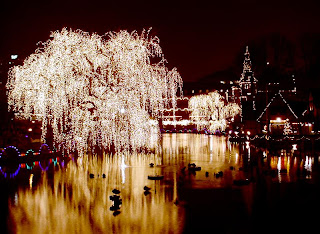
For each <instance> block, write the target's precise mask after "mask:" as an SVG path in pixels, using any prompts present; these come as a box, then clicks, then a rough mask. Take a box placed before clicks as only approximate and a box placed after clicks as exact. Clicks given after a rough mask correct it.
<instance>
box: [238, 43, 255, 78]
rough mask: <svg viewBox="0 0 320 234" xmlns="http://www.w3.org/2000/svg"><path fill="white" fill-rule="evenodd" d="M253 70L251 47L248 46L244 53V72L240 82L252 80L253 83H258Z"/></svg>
mask: <svg viewBox="0 0 320 234" xmlns="http://www.w3.org/2000/svg"><path fill="white" fill-rule="evenodd" d="M251 68H252V64H251V59H250V53H249V47H248V46H246V52H245V53H244V61H243V71H242V74H241V78H240V82H241V81H251V78H252V79H253V81H255V82H257V79H256V78H255V77H254V74H253V72H252V69H251Z"/></svg>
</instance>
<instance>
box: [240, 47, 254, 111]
mask: <svg viewBox="0 0 320 234" xmlns="http://www.w3.org/2000/svg"><path fill="white" fill-rule="evenodd" d="M257 81H258V80H257V79H256V78H255V77H254V73H253V71H252V64H251V60H250V53H249V49H248V46H246V52H245V53H244V61H243V71H242V74H241V77H240V81H239V86H240V100H241V102H245V101H247V102H252V109H253V110H255V109H256V107H255V101H256V95H257Z"/></svg>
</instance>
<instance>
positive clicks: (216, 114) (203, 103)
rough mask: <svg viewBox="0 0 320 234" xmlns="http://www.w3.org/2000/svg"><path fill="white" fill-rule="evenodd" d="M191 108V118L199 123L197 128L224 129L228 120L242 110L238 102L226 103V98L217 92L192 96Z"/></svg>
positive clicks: (212, 130)
mask: <svg viewBox="0 0 320 234" xmlns="http://www.w3.org/2000/svg"><path fill="white" fill-rule="evenodd" d="M189 108H190V109H191V119H192V121H193V122H194V123H195V124H196V125H197V129H198V130H201V129H204V128H206V129H208V130H210V131H211V132H214V131H216V130H220V131H224V130H225V129H226V126H227V122H228V121H232V120H233V118H234V117H235V116H236V115H237V114H238V113H239V112H240V107H239V105H237V104H236V103H227V104H226V103H225V100H224V98H223V97H222V96H221V95H220V94H219V93H218V92H217V91H215V92H211V93H208V94H202V95H196V96H193V97H192V98H190V100H189Z"/></svg>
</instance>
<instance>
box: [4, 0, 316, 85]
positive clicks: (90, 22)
mask: <svg viewBox="0 0 320 234" xmlns="http://www.w3.org/2000/svg"><path fill="white" fill-rule="evenodd" d="M71 2H72V3H71ZM256 2H259V3H256ZM261 2H262V3H261ZM319 9H320V8H319V3H317V1H311V0H304V1H295V2H294V1H279V0H277V1H276V0H269V1H252V0H244V1H167V0H165V1H163V0H162V1H139V2H136V1H128V2H126V1H107V0H104V1H96V0H86V1H81V0H78V1H66V0H65V1H60V0H45V1H43V2H34V1H6V3H3V2H2V3H1V6H0V14H1V16H0V19H1V24H0V26H1V39H0V52H1V54H0V55H1V57H4V56H8V55H9V54H11V53H17V54H19V55H21V56H22V57H25V56H27V55H29V54H31V53H32V52H33V51H34V50H35V49H36V48H37V46H36V43H37V42H38V41H46V40H47V39H49V35H50V31H55V30H61V29H62V28H63V27H71V28H72V29H81V30H83V31H88V32H91V33H92V32H97V33H98V34H101V35H102V34H104V33H106V32H108V31H111V30H112V31H118V30H120V29H127V30H129V31H132V30H137V31H138V32H141V31H142V29H143V28H145V29H148V28H150V27H152V31H151V34H152V35H157V36H158V37H159V38H160V45H161V47H162V49H163V52H164V55H165V57H166V59H167V60H168V66H169V68H172V67H177V68H178V71H179V72H180V74H181V75H182V77H183V80H184V81H194V80H197V79H199V78H201V77H203V76H206V75H208V74H211V73H213V72H215V71H218V70H221V69H225V68H227V67H228V66H230V64H232V63H233V62H234V59H235V56H236V55H237V53H239V52H241V51H243V52H244V50H245V45H246V44H247V43H248V41H250V40H254V39H255V38H259V37H261V36H264V35H268V34H270V33H275V32H276V33H280V34H282V35H284V36H286V37H288V38H289V39H291V40H295V39H296V38H297V37H298V36H299V35H301V34H303V33H306V32H308V33H310V32H311V33H319V32H320V25H319V23H320V14H319Z"/></svg>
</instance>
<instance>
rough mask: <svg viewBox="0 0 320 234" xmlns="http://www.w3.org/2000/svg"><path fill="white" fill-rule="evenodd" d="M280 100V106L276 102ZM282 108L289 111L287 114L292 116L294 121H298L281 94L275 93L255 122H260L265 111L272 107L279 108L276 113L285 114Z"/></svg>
mask: <svg viewBox="0 0 320 234" xmlns="http://www.w3.org/2000/svg"><path fill="white" fill-rule="evenodd" d="M277 100H280V101H281V102H282V106H281V105H280V104H279V103H277V102H276V101H277ZM283 106H285V107H287V108H288V110H289V113H291V114H292V116H293V117H294V118H295V119H298V116H297V114H296V113H295V112H294V111H293V108H292V107H291V106H290V105H289V103H288V102H287V101H286V100H285V99H284V97H283V96H282V94H281V93H280V92H278V93H276V94H275V95H274V96H273V97H272V98H271V100H270V102H269V103H268V105H267V106H266V107H265V108H264V110H263V111H262V113H261V114H260V116H259V117H258V118H257V121H258V122H260V121H261V119H262V117H263V116H264V115H265V114H266V111H267V110H268V109H271V108H272V107H280V108H278V111H282V112H285V111H286V110H285V109H283Z"/></svg>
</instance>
